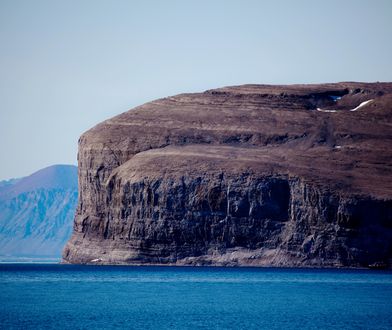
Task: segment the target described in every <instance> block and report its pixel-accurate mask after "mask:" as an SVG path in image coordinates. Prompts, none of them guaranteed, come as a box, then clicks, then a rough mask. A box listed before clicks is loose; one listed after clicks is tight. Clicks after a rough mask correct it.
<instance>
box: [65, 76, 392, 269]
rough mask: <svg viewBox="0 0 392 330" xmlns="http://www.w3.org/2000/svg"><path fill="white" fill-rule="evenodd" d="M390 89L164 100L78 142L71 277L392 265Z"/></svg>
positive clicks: (255, 91)
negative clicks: (83, 272) (80, 266)
mask: <svg viewBox="0 0 392 330" xmlns="http://www.w3.org/2000/svg"><path fill="white" fill-rule="evenodd" d="M391 145H392V84H391V83H372V84H370V83H351V82H348V83H336V84H321V85H290V86H268V85H244V86H234V87H225V88H220V89H215V90H209V91H206V92H204V93H194V94H181V95H177V96H173V97H168V98H164V99H159V100H156V101H153V102H150V103H147V104H144V105H142V106H140V107H137V108H135V109H132V110H130V111H128V112H125V113H123V114H121V115H119V116H117V117H114V118H112V119H109V120H107V121H105V122H103V123H101V124H99V125H97V126H95V127H94V128H92V129H91V130H89V131H87V132H86V133H84V134H83V135H82V136H81V138H80V141H79V192H80V195H79V203H78V207H77V213H76V217H75V223H74V231H73V235H72V238H71V239H70V241H69V242H68V244H67V245H66V247H65V249H64V252H63V261H64V262H69V263H113V264H180V265H184V264H186V265H188V264H189V265H253V266H264V265H273V266H333V267H339V266H346V267H362V266H365V267H367V266H369V265H371V266H372V265H373V266H374V265H376V266H377V267H379V266H380V267H384V266H388V265H390V261H391V260H390V259H391V258H392V180H391V179H392V148H391Z"/></svg>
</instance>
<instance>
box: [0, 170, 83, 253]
mask: <svg viewBox="0 0 392 330" xmlns="http://www.w3.org/2000/svg"><path fill="white" fill-rule="evenodd" d="M77 182H78V179H77V168H76V166H71V165H54V166H50V167H47V168H44V169H42V170H40V171H38V172H35V173H33V174H32V175H30V176H27V177H25V178H21V179H18V180H10V181H2V182H0V259H3V260H14V259H15V258H16V257H18V258H21V257H23V258H26V257H29V258H48V257H49V258H57V259H59V258H60V256H61V252H62V250H63V248H64V245H65V243H66V242H67V241H68V239H69V238H70V236H71V232H72V220H73V217H74V215H75V208H76V204H77V198H78V190H77Z"/></svg>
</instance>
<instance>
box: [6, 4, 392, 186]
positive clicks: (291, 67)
mask: <svg viewBox="0 0 392 330" xmlns="http://www.w3.org/2000/svg"><path fill="white" fill-rule="evenodd" d="M391 38H392V1H390V0H385V1H384V0H367V1H365V0H338V1H337V0H328V1H323V0H320V1H316V0H296V1H292V0H287V1H282V0H274V1H273V0H270V1H262V0H258V1H251V0H238V1H230V0H225V1H223V0H222V1H221V0H195V1H191V0H189V1H186V0H181V1H172V0H165V1H158V0H157V1H152V0H140V1H132V0H128V1H121V0H112V1H111V0H107V1H102V0H101V1H100V0H83V1H82V0H78V1H73V0H67V1H58V0H47V1H44V0H34V1H31V0H25V1H23V0H0V50H1V51H0V141H1V152H0V157H1V158H0V180H2V179H9V178H14V177H22V176H26V175H29V174H31V173H33V172H35V171H37V170H39V169H41V168H43V167H46V166H49V165H53V164H75V165H76V164H77V143H78V138H79V136H80V135H81V134H82V133H83V132H84V131H86V130H88V129H89V128H91V127H93V126H94V125H96V124H98V123H99V122H101V121H103V120H105V119H108V118H110V117H112V116H114V115H117V114H120V113H122V112H124V111H127V110H129V109H131V108H133V107H135V106H137V105H140V104H143V103H145V102H148V101H151V100H154V99H157V98H160V97H165V96H169V95H175V94H179V93H184V92H200V91H204V90H207V89H211V88H217V87H222V86H228V85H240V84H248V83H263V84H293V83H323V82H338V81H369V82H372V81H392V61H391V59H392V39H391Z"/></svg>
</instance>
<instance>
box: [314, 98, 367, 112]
mask: <svg viewBox="0 0 392 330" xmlns="http://www.w3.org/2000/svg"><path fill="white" fill-rule="evenodd" d="M372 101H373V99H371V100H367V101H364V102H362V103H361V104H360V105H358V106H357V107H356V108H354V109H350V110H349V111H357V110H359V109H360V108H362V107H364V106H365V105H367V104H369V103H370V102H372ZM317 111H321V112H337V111H338V110H334V109H330V110H328V109H321V108H317ZM340 111H341V110H340Z"/></svg>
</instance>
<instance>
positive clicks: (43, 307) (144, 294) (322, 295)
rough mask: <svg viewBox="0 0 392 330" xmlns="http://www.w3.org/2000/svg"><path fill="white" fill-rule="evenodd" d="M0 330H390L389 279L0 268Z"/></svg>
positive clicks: (250, 271)
mask: <svg viewBox="0 0 392 330" xmlns="http://www.w3.org/2000/svg"><path fill="white" fill-rule="evenodd" d="M0 327H1V329H392V273H391V272H389V271H366V270H317V269H273V268H204V267H202V268H198V267H196V268H194V267H122V266H76V265H56V264H52V265H47V264H46V265H44V264H30V265H22V264H2V265H0Z"/></svg>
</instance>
